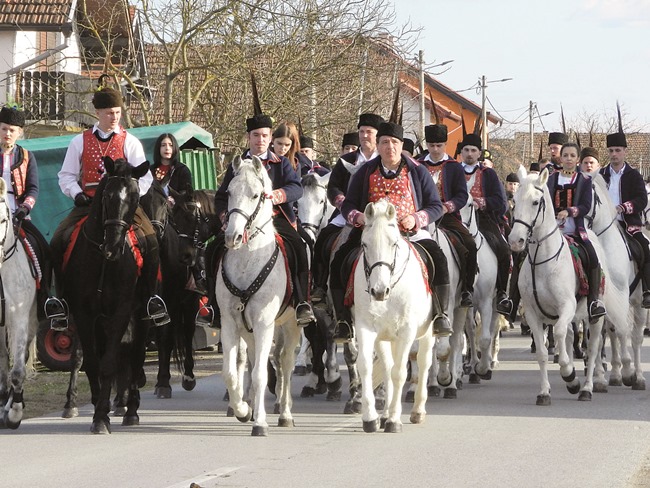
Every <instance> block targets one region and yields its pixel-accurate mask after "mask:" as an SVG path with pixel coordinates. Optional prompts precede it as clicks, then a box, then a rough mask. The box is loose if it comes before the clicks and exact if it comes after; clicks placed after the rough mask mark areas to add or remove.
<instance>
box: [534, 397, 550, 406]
mask: <svg viewBox="0 0 650 488" xmlns="http://www.w3.org/2000/svg"><path fill="white" fill-rule="evenodd" d="M550 404H551V395H537V402H536V405H539V406H541V407H548V406H549V405H550Z"/></svg>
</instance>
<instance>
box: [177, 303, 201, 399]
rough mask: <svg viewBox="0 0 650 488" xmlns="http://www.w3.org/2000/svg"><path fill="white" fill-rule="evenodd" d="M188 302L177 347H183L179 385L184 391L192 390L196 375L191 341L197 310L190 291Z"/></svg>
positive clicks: (192, 339)
mask: <svg viewBox="0 0 650 488" xmlns="http://www.w3.org/2000/svg"><path fill="white" fill-rule="evenodd" d="M190 295H191V297H190V299H189V302H190V303H189V304H188V305H187V307H188V308H187V310H185V313H184V314H183V315H182V321H181V322H180V326H181V328H182V344H179V345H178V347H180V348H183V349H184V350H183V354H182V356H181V357H182V358H183V376H182V379H181V386H182V387H183V389H184V390H185V391H192V390H193V389H194V388H195V387H196V377H195V376H194V348H193V346H192V343H193V341H194V329H195V321H194V318H195V317H196V314H197V313H198V311H199V307H198V301H197V300H196V299H195V298H196V294H195V293H190Z"/></svg>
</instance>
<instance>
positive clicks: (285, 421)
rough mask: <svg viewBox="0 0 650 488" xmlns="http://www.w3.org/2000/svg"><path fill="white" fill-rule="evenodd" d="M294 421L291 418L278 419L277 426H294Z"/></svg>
mask: <svg viewBox="0 0 650 488" xmlns="http://www.w3.org/2000/svg"><path fill="white" fill-rule="evenodd" d="M295 426H296V423H295V422H294V420H293V419H283V418H279V419H278V427H295Z"/></svg>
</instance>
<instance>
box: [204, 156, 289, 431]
mask: <svg viewBox="0 0 650 488" xmlns="http://www.w3.org/2000/svg"><path fill="white" fill-rule="evenodd" d="M232 166H233V171H234V177H233V179H232V181H231V182H230V185H229V187H228V222H227V227H226V230H225V244H226V247H227V251H226V253H225V255H224V257H223V259H222V262H221V265H220V267H219V270H218V272H217V280H216V297H217V300H218V303H219V309H220V310H221V342H222V345H223V376H224V379H225V382H226V386H227V388H228V393H229V398H230V403H229V406H230V407H231V408H232V409H233V411H234V413H235V416H236V417H237V419H238V420H240V421H241V422H247V421H248V420H250V419H251V416H254V423H253V429H252V435H254V436H265V435H267V434H268V424H267V421H266V410H265V408H264V390H265V389H266V386H267V383H268V372H267V362H268V358H269V354H270V352H271V347H272V345H273V342H274V336H275V354H274V356H275V365H276V367H277V369H278V380H277V385H276V397H277V402H278V404H279V405H278V406H279V408H278V410H279V412H278V413H279V414H280V418H279V420H278V426H279V427H291V426H293V425H294V422H293V417H292V415H291V402H292V400H291V372H292V370H293V365H294V361H295V350H296V347H297V346H298V343H299V340H300V328H299V327H298V325H297V323H296V320H295V316H294V309H293V308H292V307H291V306H288V307H287V308H286V309H285V310H284V311H283V310H282V303H283V300H284V295H285V290H286V287H287V279H289V278H288V277H287V273H286V270H285V260H284V257H283V255H282V253H281V252H279V247H278V244H277V242H276V239H275V232H274V228H273V223H272V219H273V204H272V202H271V200H270V199H269V198H268V196H269V195H270V194H271V192H272V191H273V188H272V184H271V180H270V179H269V177H268V174H267V172H266V169H265V168H264V166H263V164H262V162H261V161H260V159H259V158H257V157H255V156H254V157H253V159H252V160H250V159H246V160H242V159H241V158H239V157H237V158H236V159H235V160H234V161H233V163H232ZM276 325H278V327H277V328H276ZM276 331H277V333H276ZM240 338H243V339H244V341H245V342H246V345H247V349H248V354H249V359H250V361H251V363H252V373H251V381H252V396H253V409H252V411H251V408H250V406H249V405H248V404H247V403H246V402H245V401H244V399H243V394H244V385H243V381H242V378H243V375H242V371H241V368H242V367H243V361H240V362H239V364H238V361H237V351H238V346H239V341H240ZM238 366H239V369H238Z"/></svg>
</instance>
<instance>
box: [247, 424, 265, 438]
mask: <svg viewBox="0 0 650 488" xmlns="http://www.w3.org/2000/svg"><path fill="white" fill-rule="evenodd" d="M267 435H269V428H268V427H267V426H266V425H254V426H253V430H252V431H251V436H253V437H266V436H267Z"/></svg>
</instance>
